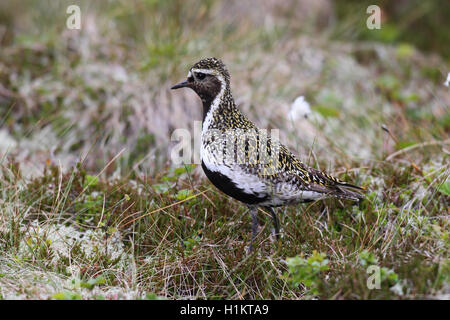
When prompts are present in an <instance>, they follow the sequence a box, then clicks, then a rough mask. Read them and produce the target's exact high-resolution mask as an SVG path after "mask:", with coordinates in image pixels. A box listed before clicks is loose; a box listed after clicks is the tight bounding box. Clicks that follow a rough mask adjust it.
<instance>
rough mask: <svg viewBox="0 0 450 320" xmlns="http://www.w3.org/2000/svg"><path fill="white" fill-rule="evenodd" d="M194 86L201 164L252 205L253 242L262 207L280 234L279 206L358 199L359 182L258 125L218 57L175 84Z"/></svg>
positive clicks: (228, 190)
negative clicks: (199, 109)
mask: <svg viewBox="0 0 450 320" xmlns="http://www.w3.org/2000/svg"><path fill="white" fill-rule="evenodd" d="M180 88H190V89H192V90H193V91H194V92H195V93H196V94H197V95H198V96H199V97H200V99H201V101H202V105H203V119H202V132H201V147H200V158H201V166H202V168H203V171H204V173H205V175H206V177H207V178H208V179H209V180H210V182H211V183H212V184H213V185H214V186H215V187H217V188H218V189H219V190H220V191H222V192H223V193H225V194H226V195H228V196H230V197H232V198H234V199H236V200H238V201H240V202H242V203H244V204H245V205H247V206H248V209H249V210H248V211H249V212H250V215H251V218H252V237H251V242H250V245H249V247H248V249H249V251H250V252H252V251H253V243H254V240H255V238H256V236H257V231H258V225H259V221H258V217H257V212H258V207H259V208H262V209H263V210H264V209H265V210H267V211H268V212H269V213H270V215H271V217H272V221H273V227H274V228H273V229H272V232H273V234H274V235H275V237H276V239H277V240H279V239H280V222H279V218H278V215H277V214H276V212H275V209H276V208H278V207H282V206H288V205H295V204H299V203H305V202H311V201H316V200H321V199H324V198H329V197H334V198H339V199H349V200H353V201H359V200H360V199H362V198H364V195H363V194H361V190H364V188H361V187H359V186H356V185H353V184H350V183H348V182H345V181H341V180H339V179H337V178H335V177H333V176H331V175H329V174H327V173H326V172H323V171H320V170H318V169H315V168H312V167H310V166H308V165H306V164H305V163H303V162H301V161H300V160H299V159H298V158H297V157H296V156H295V155H294V154H293V153H292V152H291V151H289V150H288V148H287V147H285V146H284V145H283V144H281V142H279V140H278V139H274V138H273V137H272V136H269V135H268V133H267V130H263V129H259V128H258V127H257V126H256V125H255V124H254V123H253V122H251V121H250V120H249V119H248V118H247V117H246V116H245V115H244V114H243V113H242V112H241V110H240V109H239V108H238V106H237V105H236V103H235V101H234V99H233V95H232V92H231V87H230V74H229V72H228V70H227V68H226V66H225V64H224V63H223V62H222V61H221V60H220V59H218V58H215V57H211V58H205V59H201V60H200V61H198V62H197V63H195V64H194V65H193V66H192V67H191V68H190V69H189V72H188V75H187V80H185V81H183V82H180V83H178V84H176V85H174V86H172V87H171V89H172V90H175V89H180Z"/></svg>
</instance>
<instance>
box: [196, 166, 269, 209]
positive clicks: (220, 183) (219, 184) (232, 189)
mask: <svg viewBox="0 0 450 320" xmlns="http://www.w3.org/2000/svg"><path fill="white" fill-rule="evenodd" d="M202 168H203V171H204V172H205V174H206V176H207V177H208V179H209V181H211V183H212V184H213V185H214V186H216V188H217V189H219V190H220V191H222V192H223V193H225V194H226V195H228V196H230V197H232V198H234V199H236V200H239V201H241V202H244V203H246V204H250V205H252V204H258V203H261V202H263V201H265V200H266V199H267V196H266V197H258V196H256V195H255V194H251V193H246V192H244V191H243V190H242V189H241V188H239V187H238V186H237V185H236V184H235V183H234V182H233V181H231V179H230V178H228V177H227V176H225V175H224V174H222V173H220V172H216V171H211V170H209V169H208V168H207V167H206V166H205V163H204V162H203V161H202Z"/></svg>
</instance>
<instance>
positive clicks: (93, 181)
mask: <svg viewBox="0 0 450 320" xmlns="http://www.w3.org/2000/svg"><path fill="white" fill-rule="evenodd" d="M97 184H98V177H97V176H90V175H87V176H86V181H85V183H84V187H87V186H91V187H94V186H96V185H97Z"/></svg>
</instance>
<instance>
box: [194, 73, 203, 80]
mask: <svg viewBox="0 0 450 320" xmlns="http://www.w3.org/2000/svg"><path fill="white" fill-rule="evenodd" d="M195 77H196V78H197V79H198V80H203V79H205V77H206V74H204V73H201V72H197V73H196V74H195Z"/></svg>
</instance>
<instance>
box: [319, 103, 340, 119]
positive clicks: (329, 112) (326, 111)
mask: <svg viewBox="0 0 450 320" xmlns="http://www.w3.org/2000/svg"><path fill="white" fill-rule="evenodd" d="M314 110H315V111H317V112H318V113H320V114H321V115H322V116H324V117H326V118H337V117H339V110H338V109H336V108H334V107H327V106H323V105H318V106H315V107H314Z"/></svg>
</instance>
